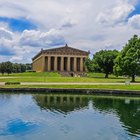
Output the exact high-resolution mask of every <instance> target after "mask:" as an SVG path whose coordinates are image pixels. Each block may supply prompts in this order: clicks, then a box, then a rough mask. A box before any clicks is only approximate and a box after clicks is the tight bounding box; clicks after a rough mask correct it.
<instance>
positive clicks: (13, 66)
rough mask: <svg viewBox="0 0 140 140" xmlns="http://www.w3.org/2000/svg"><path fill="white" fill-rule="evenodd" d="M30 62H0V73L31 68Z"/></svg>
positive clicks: (18, 71) (19, 71)
mask: <svg viewBox="0 0 140 140" xmlns="http://www.w3.org/2000/svg"><path fill="white" fill-rule="evenodd" d="M31 68H32V66H31V64H21V63H20V64H18V63H11V62H10V61H7V62H2V63H0V73H2V75H3V74H4V73H7V74H8V75H9V74H10V73H22V72H25V71H26V70H31Z"/></svg>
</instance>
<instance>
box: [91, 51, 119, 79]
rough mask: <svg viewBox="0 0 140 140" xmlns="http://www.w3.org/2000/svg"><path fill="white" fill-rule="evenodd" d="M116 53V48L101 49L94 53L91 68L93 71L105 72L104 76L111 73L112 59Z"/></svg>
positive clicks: (106, 76)
mask: <svg viewBox="0 0 140 140" xmlns="http://www.w3.org/2000/svg"><path fill="white" fill-rule="evenodd" d="M117 55H118V51H117V50H101V51H99V52H97V53H95V54H94V57H93V61H92V62H93V68H94V72H103V73H105V78H108V75H109V74H112V73H113V66H114V60H115V58H116V57H117Z"/></svg>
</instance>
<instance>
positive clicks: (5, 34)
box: [0, 28, 13, 40]
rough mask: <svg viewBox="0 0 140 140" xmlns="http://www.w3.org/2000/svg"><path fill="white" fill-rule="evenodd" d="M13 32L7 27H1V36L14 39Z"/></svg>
mask: <svg viewBox="0 0 140 140" xmlns="http://www.w3.org/2000/svg"><path fill="white" fill-rule="evenodd" d="M12 37H13V33H12V32H11V31H9V30H7V29H5V28H0V38H5V39H9V40H12Z"/></svg>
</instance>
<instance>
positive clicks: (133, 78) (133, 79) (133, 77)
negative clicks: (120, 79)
mask: <svg viewBox="0 0 140 140" xmlns="http://www.w3.org/2000/svg"><path fill="white" fill-rule="evenodd" d="M131 82H135V75H134V74H133V75H132V81H131Z"/></svg>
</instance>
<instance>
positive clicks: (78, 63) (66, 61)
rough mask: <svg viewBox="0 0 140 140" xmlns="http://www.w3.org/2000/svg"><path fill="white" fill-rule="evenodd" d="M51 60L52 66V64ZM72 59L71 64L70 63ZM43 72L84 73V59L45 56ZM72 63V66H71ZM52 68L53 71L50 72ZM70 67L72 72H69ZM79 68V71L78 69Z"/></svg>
mask: <svg viewBox="0 0 140 140" xmlns="http://www.w3.org/2000/svg"><path fill="white" fill-rule="evenodd" d="M52 59H53V64H52ZM58 59H59V60H60V66H59V67H60V69H59V70H58V65H59V64H58ZM71 59H73V63H72V62H71ZM44 61H45V62H44V64H45V65H44V70H45V71H74V72H77V71H79V72H83V71H84V58H83V57H58V56H53V57H52V56H47V57H44ZM71 63H72V64H71ZM52 66H53V70H52ZM71 66H72V67H73V70H71ZM78 68H79V69H78Z"/></svg>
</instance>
